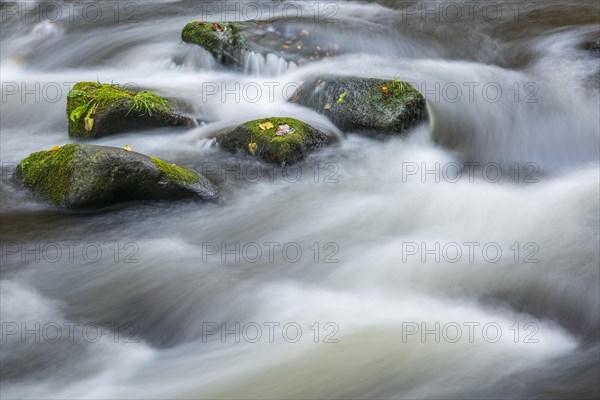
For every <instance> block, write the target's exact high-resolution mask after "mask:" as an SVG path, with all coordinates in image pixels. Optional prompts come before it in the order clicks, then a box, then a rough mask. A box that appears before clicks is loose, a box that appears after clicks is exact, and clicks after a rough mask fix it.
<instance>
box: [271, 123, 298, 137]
mask: <svg viewBox="0 0 600 400" xmlns="http://www.w3.org/2000/svg"><path fill="white" fill-rule="evenodd" d="M294 132H296V130H295V129H294V128H291V127H290V126H289V125H287V124H286V125H280V126H279V128H277V132H276V133H275V134H276V135H277V136H283V135H289V134H291V133H294Z"/></svg>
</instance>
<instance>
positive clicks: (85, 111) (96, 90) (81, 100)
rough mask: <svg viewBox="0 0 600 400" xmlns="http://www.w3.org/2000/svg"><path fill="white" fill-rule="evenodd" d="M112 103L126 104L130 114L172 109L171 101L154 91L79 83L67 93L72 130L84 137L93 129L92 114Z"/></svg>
mask: <svg viewBox="0 0 600 400" xmlns="http://www.w3.org/2000/svg"><path fill="white" fill-rule="evenodd" d="M113 105H121V106H124V107H127V109H128V111H127V114H129V113H130V112H132V111H136V112H137V114H138V116H143V115H146V114H149V115H152V113H154V112H171V111H172V107H171V105H170V104H169V102H168V101H167V100H165V99H164V98H162V97H160V96H159V95H157V94H155V93H151V92H148V91H144V92H133V91H129V90H126V89H124V88H120V87H119V86H118V85H113V84H107V83H98V82H79V83H77V84H76V85H75V86H73V89H71V90H70V91H69V94H68V95H67V116H68V117H69V133H70V134H74V135H80V136H81V134H82V133H83V132H88V133H89V132H91V131H92V129H93V127H94V122H95V121H94V118H93V117H94V116H95V115H98V114H101V113H103V112H104V111H105V110H106V108H107V107H109V106H113ZM90 135H91V134H88V135H85V134H84V135H83V136H84V137H85V136H90Z"/></svg>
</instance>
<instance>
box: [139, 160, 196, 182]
mask: <svg viewBox="0 0 600 400" xmlns="http://www.w3.org/2000/svg"><path fill="white" fill-rule="evenodd" d="M150 159H151V160H152V162H153V163H154V165H156V166H157V167H158V169H159V170H160V171H161V172H162V173H164V174H165V176H166V177H167V178H168V179H169V180H170V181H171V182H175V183H183V184H188V185H193V184H195V183H199V182H200V176H199V175H198V174H196V173H194V172H192V171H189V170H187V169H185V168H181V167H178V166H177V165H174V164H169V163H168V162H166V161H163V160H160V159H158V158H155V157H150Z"/></svg>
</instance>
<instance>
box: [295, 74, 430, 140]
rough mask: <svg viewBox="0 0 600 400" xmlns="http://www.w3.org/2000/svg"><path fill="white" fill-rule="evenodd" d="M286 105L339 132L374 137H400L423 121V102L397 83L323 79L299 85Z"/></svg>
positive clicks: (414, 90)
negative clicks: (320, 116)
mask: <svg viewBox="0 0 600 400" xmlns="http://www.w3.org/2000/svg"><path fill="white" fill-rule="evenodd" d="M290 101H291V102H294V103H298V104H301V105H304V106H306V107H309V108H312V109H313V110H315V111H317V112H319V113H321V114H324V115H325V116H327V117H328V118H329V119H330V120H331V121H332V122H333V123H334V124H335V125H336V126H337V127H338V128H340V129H342V130H346V131H354V132H361V133H365V134H371V135H376V136H390V135H398V134H402V133H404V132H406V131H407V130H409V129H411V128H413V127H415V126H417V125H419V124H420V123H422V122H423V121H425V120H426V119H427V105H426V101H425V98H424V97H423V96H422V95H421V93H419V92H418V91H417V90H416V89H415V88H414V87H413V86H411V85H410V84H408V83H405V82H402V81H400V80H399V79H393V80H382V79H372V78H355V77H324V78H322V79H316V80H313V81H309V82H305V83H304V84H302V86H301V87H300V88H299V89H298V90H297V91H296V93H294V95H293V96H292V97H291V99H290Z"/></svg>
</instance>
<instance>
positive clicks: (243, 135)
mask: <svg viewBox="0 0 600 400" xmlns="http://www.w3.org/2000/svg"><path fill="white" fill-rule="evenodd" d="M334 140H335V138H334V137H332V136H330V135H328V134H327V133H324V132H321V131H319V130H317V129H315V128H313V127H312V126H310V125H308V124H305V123H304V122H302V121H299V120H297V119H293V118H284V117H277V118H275V117H274V118H264V119H259V120H255V121H250V122H246V123H245V124H242V125H240V126H238V127H237V128H235V129H233V130H232V131H228V132H224V133H221V134H220V135H218V137H217V141H218V143H219V145H220V146H221V147H223V148H224V149H226V150H228V151H232V152H237V151H242V152H244V153H247V154H250V155H253V156H257V157H258V158H260V159H262V160H263V161H266V162H270V163H275V164H279V165H286V164H293V163H296V162H298V161H301V160H303V159H304V157H306V155H307V154H308V152H309V151H310V150H314V149H317V148H320V147H323V146H326V145H328V144H331V143H332V142H333V141H334Z"/></svg>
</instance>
